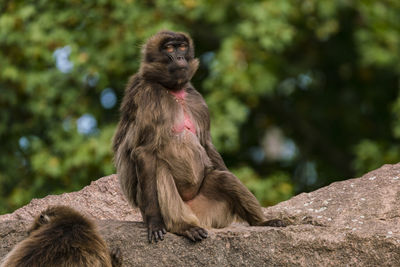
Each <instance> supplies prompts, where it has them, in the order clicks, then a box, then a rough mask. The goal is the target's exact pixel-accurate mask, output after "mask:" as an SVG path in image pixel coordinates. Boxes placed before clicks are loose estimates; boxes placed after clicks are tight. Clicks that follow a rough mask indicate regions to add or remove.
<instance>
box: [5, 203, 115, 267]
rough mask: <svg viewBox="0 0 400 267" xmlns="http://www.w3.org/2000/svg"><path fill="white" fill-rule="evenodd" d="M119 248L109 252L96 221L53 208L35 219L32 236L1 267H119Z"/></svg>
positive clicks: (65, 208)
mask: <svg viewBox="0 0 400 267" xmlns="http://www.w3.org/2000/svg"><path fill="white" fill-rule="evenodd" d="M121 265H122V255H121V251H120V250H119V248H117V249H114V250H113V251H112V252H109V250H108V248H107V245H106V243H105V242H104V240H103V239H102V238H101V236H100V234H99V233H98V232H97V229H96V227H95V225H94V224H93V222H92V221H91V220H89V219H87V218H85V217H83V216H82V215H81V214H80V213H78V212H77V211H75V210H74V209H72V208H70V207H67V206H52V207H49V208H47V209H46V210H44V211H42V212H41V213H40V214H39V215H38V216H37V217H36V218H35V220H34V223H33V225H32V226H31V228H30V230H29V236H28V237H27V238H26V239H25V240H23V241H22V242H20V243H19V244H17V245H16V246H15V247H14V249H13V250H11V252H10V253H9V254H8V255H7V256H6V258H5V259H4V261H3V262H2V264H1V267H55V266H56V267H78V266H79V267H83V266H85V267H86V266H87V267H89V266H90V267H92V266H95V267H111V266H113V267H119V266H121Z"/></svg>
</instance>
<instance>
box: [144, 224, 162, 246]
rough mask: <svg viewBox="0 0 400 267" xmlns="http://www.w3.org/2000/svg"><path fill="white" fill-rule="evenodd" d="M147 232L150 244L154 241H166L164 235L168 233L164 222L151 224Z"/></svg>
mask: <svg viewBox="0 0 400 267" xmlns="http://www.w3.org/2000/svg"><path fill="white" fill-rule="evenodd" d="M147 231H148V232H147V235H148V239H149V243H152V242H153V239H154V241H156V242H158V241H159V240H164V235H165V234H166V233H167V230H166V229H165V226H164V223H162V222H149V223H148V226H147Z"/></svg>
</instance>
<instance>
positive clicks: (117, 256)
mask: <svg viewBox="0 0 400 267" xmlns="http://www.w3.org/2000/svg"><path fill="white" fill-rule="evenodd" d="M110 256H111V265H112V267H120V266H122V252H121V250H120V249H119V248H113V249H112V250H111V252H110Z"/></svg>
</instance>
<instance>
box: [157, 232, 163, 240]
mask: <svg viewBox="0 0 400 267" xmlns="http://www.w3.org/2000/svg"><path fill="white" fill-rule="evenodd" d="M158 236H159V237H160V240H164V234H163V232H162V230H160V231H158Z"/></svg>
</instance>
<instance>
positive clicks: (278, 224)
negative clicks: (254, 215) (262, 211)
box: [258, 219, 287, 227]
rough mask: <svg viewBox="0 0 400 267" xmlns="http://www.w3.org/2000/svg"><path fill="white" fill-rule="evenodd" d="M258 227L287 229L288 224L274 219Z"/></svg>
mask: <svg viewBox="0 0 400 267" xmlns="http://www.w3.org/2000/svg"><path fill="white" fill-rule="evenodd" d="M258 226H271V227H286V226H287V225H286V223H285V222H284V221H282V220H279V219H273V220H268V221H263V222H261V223H260V224H259V225H258Z"/></svg>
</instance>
